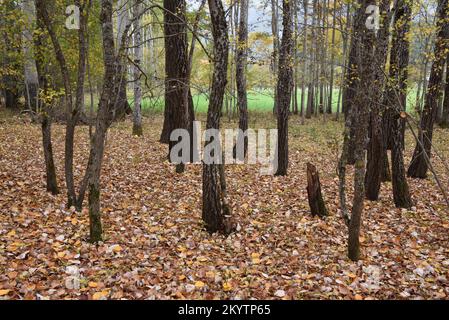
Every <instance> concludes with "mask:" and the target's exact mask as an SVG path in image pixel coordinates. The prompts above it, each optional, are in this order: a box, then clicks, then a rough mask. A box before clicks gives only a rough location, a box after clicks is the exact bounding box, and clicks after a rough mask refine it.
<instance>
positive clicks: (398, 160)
mask: <svg viewBox="0 0 449 320" xmlns="http://www.w3.org/2000/svg"><path fill="white" fill-rule="evenodd" d="M402 121H403V119H402V118H401V117H400V116H398V117H397V119H396V120H395V123H393V129H394V130H395V132H396V134H394V135H393V147H392V149H391V162H392V184H393V199H394V204H395V206H396V207H397V208H407V209H409V208H411V207H412V206H413V202H412V198H411V196H410V190H409V187H408V182H407V178H406V176H405V167H404V154H403V146H402V141H401V135H400V134H399V133H398V131H399V128H400V124H399V122H402Z"/></svg>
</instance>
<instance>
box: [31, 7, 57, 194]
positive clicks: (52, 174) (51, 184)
mask: <svg viewBox="0 0 449 320" xmlns="http://www.w3.org/2000/svg"><path fill="white" fill-rule="evenodd" d="M36 23H37V27H38V30H39V32H38V35H37V36H36V37H35V39H34V50H35V52H36V56H41V55H42V52H41V50H42V48H43V46H44V45H45V36H44V32H43V30H44V28H45V25H44V23H43V21H42V17H41V16H40V15H39V14H37V15H36ZM35 62H36V71H37V75H38V81H39V84H40V87H41V89H42V90H43V91H44V95H46V93H47V90H48V81H47V77H46V74H45V71H44V66H43V65H42V61H41V59H35ZM39 104H40V106H41V108H40V109H41V129H42V146H43V149H44V159H45V177H46V188H47V191H48V192H51V193H52V194H53V195H56V194H58V193H59V188H58V180H57V176H56V167H55V163H54V158H53V146H52V139H51V124H52V119H51V114H50V109H49V108H48V106H47V105H46V104H45V101H42V100H39Z"/></svg>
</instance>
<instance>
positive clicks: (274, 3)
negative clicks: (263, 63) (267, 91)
mask: <svg viewBox="0 0 449 320" xmlns="http://www.w3.org/2000/svg"><path fill="white" fill-rule="evenodd" d="M278 6H279V4H278V0H271V31H272V34H273V63H272V66H273V75H274V79H275V80H276V81H277V78H278V71H279V46H280V42H279V26H278V21H279V10H278ZM277 96H278V92H277V86H275V88H274V106H273V113H274V114H277V112H278V105H277V103H278V99H277Z"/></svg>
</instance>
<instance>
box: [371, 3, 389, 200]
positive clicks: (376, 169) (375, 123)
mask: <svg viewBox="0 0 449 320" xmlns="http://www.w3.org/2000/svg"><path fill="white" fill-rule="evenodd" d="M390 5H391V1H390V0H383V1H382V2H381V13H382V23H381V26H380V30H379V31H378V32H377V37H376V43H375V45H376V46H375V54H374V56H375V59H376V60H375V65H374V68H375V69H374V73H375V83H374V87H373V88H372V90H373V100H372V102H371V105H370V106H371V112H370V128H369V138H370V139H369V143H368V154H367V168H366V177H365V190H366V198H367V199H369V200H372V201H376V200H378V198H379V191H380V185H381V182H382V170H383V166H384V160H383V159H384V157H386V150H385V148H384V139H383V130H382V114H383V109H384V107H383V105H382V103H381V102H382V93H383V91H384V90H383V89H384V78H385V65H386V62H387V57H388V43H389V41H388V40H389V36H390V22H391V16H392V15H391V13H390Z"/></svg>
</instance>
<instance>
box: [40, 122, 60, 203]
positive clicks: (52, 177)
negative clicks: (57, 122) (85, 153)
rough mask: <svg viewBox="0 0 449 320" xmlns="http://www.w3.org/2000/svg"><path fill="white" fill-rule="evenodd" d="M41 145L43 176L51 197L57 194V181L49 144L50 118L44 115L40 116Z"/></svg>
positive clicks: (51, 148) (50, 143)
mask: <svg viewBox="0 0 449 320" xmlns="http://www.w3.org/2000/svg"><path fill="white" fill-rule="evenodd" d="M42 145H43V148H44V158H45V176H46V182H47V191H48V192H51V193H52V194H53V195H56V194H58V193H59V189H58V180H57V179H56V168H55V162H54V160H53V147H52V142H51V118H50V117H49V116H48V115H47V114H44V115H43V116H42Z"/></svg>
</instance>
